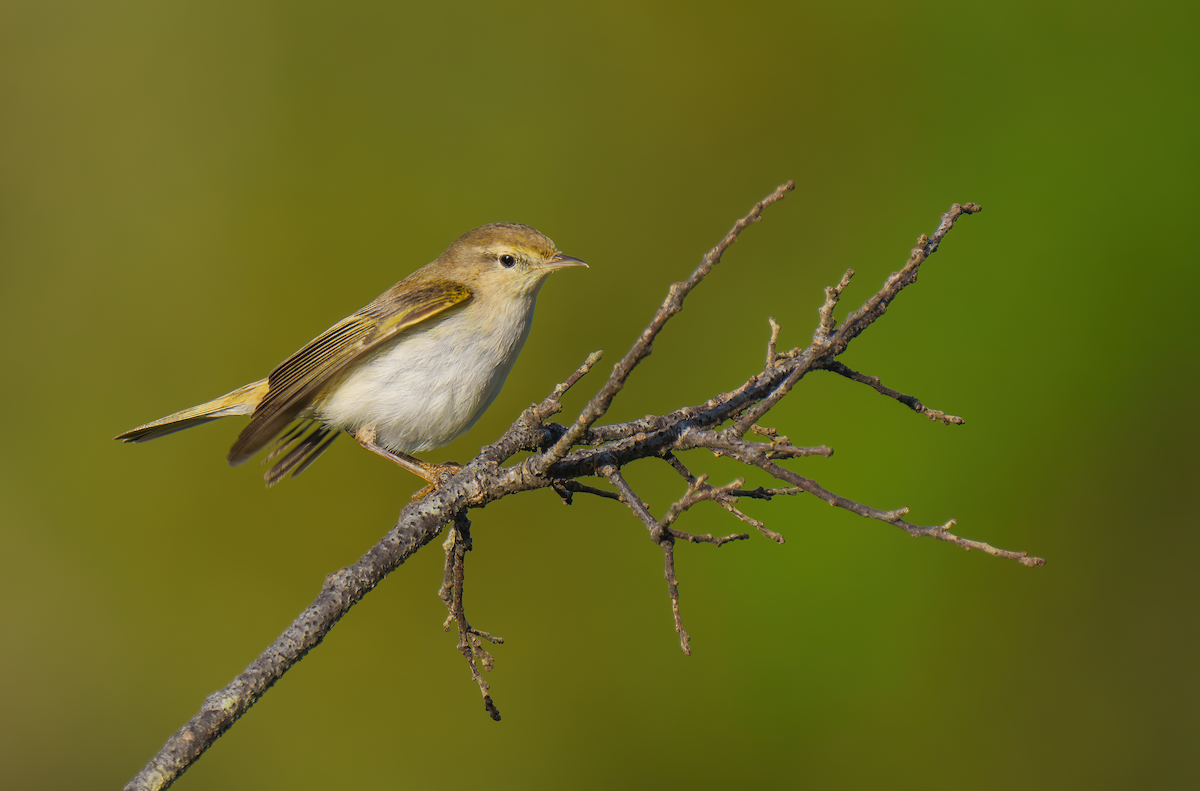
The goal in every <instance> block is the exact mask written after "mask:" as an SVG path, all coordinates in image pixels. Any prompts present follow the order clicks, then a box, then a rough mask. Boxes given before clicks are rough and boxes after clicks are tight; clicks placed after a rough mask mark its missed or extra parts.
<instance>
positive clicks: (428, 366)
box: [314, 313, 528, 453]
mask: <svg viewBox="0 0 1200 791" xmlns="http://www.w3.org/2000/svg"><path fill="white" fill-rule="evenodd" d="M461 317H462V314H461V313H460V314H458V315H457V316H452V317H448V318H447V319H446V320H445V321H443V322H441V323H439V324H437V325H434V326H432V327H430V328H423V327H417V328H413V329H414V330H416V331H415V332H414V331H412V330H409V331H406V332H404V333H403V334H402V335H401V337H400V338H398V339H397V341H396V342H394V343H393V344H391V345H390V346H389V347H387V348H385V349H383V350H382V351H380V352H377V353H376V354H375V355H374V356H372V357H371V358H369V359H367V360H365V361H363V362H361V363H358V364H357V365H355V366H354V368H353V370H352V371H350V372H349V373H348V374H346V375H345V377H344V378H343V379H342V380H341V381H340V383H339V384H338V385H337V386H336V387H335V388H334V389H333V390H332V391H331V392H330V393H328V394H326V395H325V396H324V397H323V398H322V399H321V401H320V402H319V403H317V404H315V405H314V407H315V408H314V413H315V416H316V417H318V418H319V419H320V420H322V421H324V422H325V423H328V424H329V425H331V426H334V427H337V428H340V429H343V430H346V431H350V432H354V431H357V430H358V429H360V428H365V427H373V428H374V430H375V442H376V443H377V444H379V445H382V446H383V447H385V448H387V449H389V450H392V451H400V452H403V453H414V452H418V451H423V450H430V449H432V448H439V447H441V446H443V445H446V444H448V443H450V442H451V441H453V440H454V439H456V438H457V437H458V436H459V435H461V434H462V433H464V432H465V431H467V430H468V429H470V428H471V426H473V425H475V422H476V421H477V420H478V419H479V418H480V417H481V416H482V415H483V413H484V411H485V410H486V409H487V408H488V407H489V406H490V405H491V403H492V401H493V400H494V399H495V398H496V395H497V394H498V393H499V392H500V388H501V386H502V385H503V384H504V380H505V378H506V377H507V376H508V373H509V371H511V370H512V366H513V363H514V362H516V359H517V354H518V353H519V352H520V350H521V346H522V345H523V344H524V341H525V336H526V335H527V334H528V325H527V324H526V326H525V328H524V331H523V332H520V331H519V332H518V333H517V334H516V336H515V338H514V340H515V341H516V342H515V343H512V342H510V343H509V344H508V345H507V347H506V346H505V345H503V344H496V343H494V342H491V341H490V339H483V340H480V339H478V338H475V339H474V340H473V342H471V343H469V344H463V343H455V342H454V338H455V335H456V334H463V335H464V336H465V337H469V335H468V334H466V333H462V332H459V333H456V332H455V330H456V329H460V328H459V327H457V326H456V324H457V322H458V320H460V319H461ZM500 335H501V336H503V333H500ZM492 337H495V335H492Z"/></svg>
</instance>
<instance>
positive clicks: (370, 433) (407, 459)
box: [353, 426, 462, 500]
mask: <svg viewBox="0 0 1200 791" xmlns="http://www.w3.org/2000/svg"><path fill="white" fill-rule="evenodd" d="M353 437H354V439H355V440H356V441H357V442H358V444H359V445H362V446H363V447H364V448H366V449H367V450H369V451H371V452H372V453H375V454H378V455H380V456H382V457H384V458H385V459H388V460H390V461H392V462H395V463H396V464H399V465H400V466H401V467H403V468H404V469H406V470H408V471H409V472H411V473H412V474H413V475H417V476H420V477H421V478H423V479H424V480H425V481H426V483H427V485H426V486H425V487H424V488H422V489H421V490H420V491H418V492H417V493H416V494H414V495H413V496H412V499H413V500H420V499H421V498H422V497H424V496H425V495H427V494H429V493H430V492H432V491H433V490H434V489H436V488H438V487H439V486H441V485H442V476H443V475H445V474H446V473H450V474H453V473H456V472H458V471H459V470H461V469H462V465H461V464H459V463H458V462H453V461H448V462H445V463H444V464H431V463H430V462H427V461H421V460H420V459H418V458H416V457H414V456H409V455H408V454H407V453H401V452H399V451H391V450H388V449H387V448H385V447H382V446H380V445H376V444H375V427H374V426H364V427H363V428H360V429H358V430H357V431H356V432H354V434H353Z"/></svg>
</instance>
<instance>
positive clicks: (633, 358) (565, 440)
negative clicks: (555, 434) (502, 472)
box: [531, 181, 796, 475]
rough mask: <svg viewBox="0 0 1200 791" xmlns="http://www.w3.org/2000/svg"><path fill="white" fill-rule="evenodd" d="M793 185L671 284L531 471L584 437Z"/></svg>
mask: <svg viewBox="0 0 1200 791" xmlns="http://www.w3.org/2000/svg"><path fill="white" fill-rule="evenodd" d="M795 188H796V184H795V182H792V181H788V182H787V183H786V184H781V185H780V186H779V187H778V188H776V190H775V191H774V192H773V193H771V194H770V195H768V196H767V197H765V198H763V199H762V200H760V201H759V202H758V203H756V204H754V207H753V208H752V209H751V210H750V213H749V214H747V215H746V216H745V217H743V218H742V219H740V220H738V221H737V222H736V223H734V225H733V228H732V229H731V230H730V231H729V233H727V234H726V235H725V238H724V239H722V240H721V241H720V243H718V244H717V246H716V247H714V248H713V249H712V250H710V251H709V252H708V254H707V255H705V256H704V260H703V261H701V262H700V266H698V267H696V270H695V271H694V272H692V275H691V277H689V278H688V279H687V280H685V281H683V282H682V283H672V284H671V288H670V289H669V290H668V291H667V298H666V299H665V300H663V304H662V307H660V308H659V309H658V312H657V313H655V314H654V318H653V319H652V320H651V321H650V325H649V326H648V327H646V329H644V330H642V335H641V337H639V338H638V339H637V341H636V342H635V343H634V344H633V348H631V349H630V350H629V352H628V353H627V354H626V355H625V357H624V358H623V359H622V360H621V361H620V362H619V363H617V364H616V365H615V366H613V371H612V374H611V375H610V376H609V377H608V382H606V383H605V385H604V387H602V388H601V389H600V392H598V393H596V395H595V396H594V397H593V398H592V400H591V401H589V402H588V405H587V406H586V407H585V408H584V410H583V412H581V413H580V415H579V418H578V419H577V420H576V421H575V423H574V424H573V425H572V426H571V428H570V429H568V430H567V433H566V434H564V435H563V436H562V438H561V439H559V440H558V442H556V443H555V444H554V447H552V448H550V450H549V451H547V452H546V453H544V454H543V455H542V457H541V458H540V459H537V460H531V462H532V466H531V469H532V470H533V471H534V472H536V473H537V474H538V475H544V474H545V473H546V470H548V469H550V467H551V466H552V465H553V464H555V463H556V462H558V461H560V460H561V459H562V458H563V457H564V456H566V455H567V453H568V452H569V451H570V450H571V448H572V447H573V446H574V445H575V443H576V442H578V441H579V439H580V437H582V436H583V434H584V432H585V431H587V429H588V427H589V426H591V425H592V424H593V423H595V422H596V420H597V419H598V418H599V417H600V416H601V415H603V414H604V413H605V412H607V411H608V407H609V405H610V404H612V400H613V399H614V398H615V397H616V395H617V393H619V392H620V391H621V389H622V388H624V387H625V381H626V380H627V379H628V378H629V375H630V374H631V373H633V369H634V368H635V367H636V366H637V364H638V363H640V362H641V361H642V360H644V359H645V358H646V357H647V356H648V355H649V354H650V352H651V350H652V348H653V344H654V339H655V337H657V335H658V333H659V331H660V330H661V329H662V328H663V325H664V324H666V323H667V320H668V319H670V318H671V317H672V316H674V315H675V314H676V313H678V312H679V311H681V310H683V300H684V298H685V297H687V295H688V294H690V293H691V291H692V289H693V288H695V287H696V286H697V284H699V283H700V281H701V280H703V279H704V277H705V275H707V274H708V273H709V272H711V271H712V269H713V267H714V266H716V265H717V263H718V262H719V261H720V260H721V256H722V255H724V254H725V251H726V250H728V249H729V246H730V245H732V244H733V243H734V242H736V241H737V238H738V234H740V233H741V232H742V231H743V230H744V229H745V228H746V227H747V226H748V225H750V224H751V223H753V222H757V221H758V218H759V216H760V215H761V214H762V211H763V209H765V208H766V207H767V206H770V205H771V204H772V203H775V202H776V201H778V200H782V199H783V196H784V195H786V194H787V193H789V192H791V191H792V190H793V189H795Z"/></svg>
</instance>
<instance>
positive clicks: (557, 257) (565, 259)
mask: <svg viewBox="0 0 1200 791" xmlns="http://www.w3.org/2000/svg"><path fill="white" fill-rule="evenodd" d="M542 266H543V267H545V268H546V269H549V270H551V271H553V270H555V269H565V268H567V267H568V266H582V267H586V266H587V264H585V263H584V262H583V261H580V260H579V259H578V258H573V257H571V256H569V255H563V254H562V253H555V254H554V256H553V257H551V258H548V259H546V263H544V264H542Z"/></svg>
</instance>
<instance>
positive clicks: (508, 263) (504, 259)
mask: <svg viewBox="0 0 1200 791" xmlns="http://www.w3.org/2000/svg"><path fill="white" fill-rule="evenodd" d="M516 263H517V259H516V258H514V257H512V256H511V255H509V254H508V253H505V254H504V255H502V256H500V266H502V267H504V268H505V269H509V268H511V267H512V266H514V265H515V264H516Z"/></svg>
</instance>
